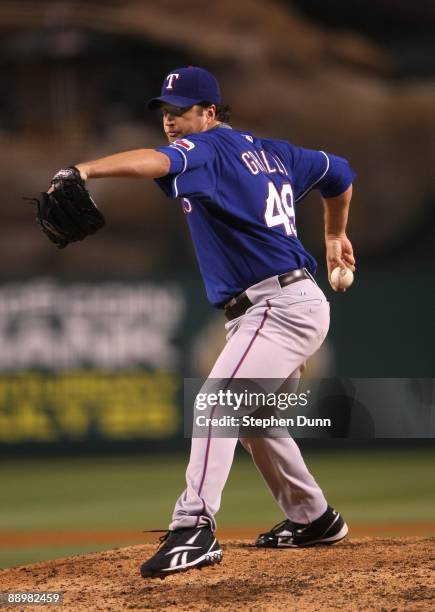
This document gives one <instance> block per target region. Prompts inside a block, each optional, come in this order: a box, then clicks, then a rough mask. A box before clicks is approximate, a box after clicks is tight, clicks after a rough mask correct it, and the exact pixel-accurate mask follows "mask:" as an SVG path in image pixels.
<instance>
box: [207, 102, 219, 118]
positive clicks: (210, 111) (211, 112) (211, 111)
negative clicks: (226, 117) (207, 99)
mask: <svg viewBox="0 0 435 612" xmlns="http://www.w3.org/2000/svg"><path fill="white" fill-rule="evenodd" d="M205 112H206V114H207V117H208V118H209V119H216V112H217V109H216V104H210V106H207V108H206V109H205Z"/></svg>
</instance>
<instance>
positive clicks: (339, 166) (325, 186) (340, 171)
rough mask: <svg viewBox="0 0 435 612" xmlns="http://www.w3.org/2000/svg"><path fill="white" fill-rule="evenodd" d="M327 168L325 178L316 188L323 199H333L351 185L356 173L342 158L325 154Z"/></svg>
mask: <svg viewBox="0 0 435 612" xmlns="http://www.w3.org/2000/svg"><path fill="white" fill-rule="evenodd" d="M327 156H328V159H329V168H328V171H327V172H326V174H325V176H324V177H323V178H322V179H321V181H320V182H319V184H318V185H317V188H318V189H320V193H321V194H322V196H323V197H324V198H335V197H337V196H339V195H340V194H341V193H343V192H345V191H346V189H348V187H349V186H350V185H351V184H352V183H353V181H354V180H355V177H356V172H355V171H354V170H352V168H351V167H350V166H349V163H348V161H347V160H346V159H344V158H343V157H338V156H337V155H331V154H330V153H328V154H327Z"/></svg>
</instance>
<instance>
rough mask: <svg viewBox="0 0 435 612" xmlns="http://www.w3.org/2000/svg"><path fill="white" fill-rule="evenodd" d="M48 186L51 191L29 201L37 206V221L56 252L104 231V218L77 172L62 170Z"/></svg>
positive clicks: (74, 170) (70, 169) (73, 169)
mask: <svg viewBox="0 0 435 612" xmlns="http://www.w3.org/2000/svg"><path fill="white" fill-rule="evenodd" d="M51 184H52V186H53V190H52V191H50V192H49V193H46V192H44V193H41V195H40V197H38V198H29V199H31V200H32V201H33V202H35V203H36V207H37V216H36V221H37V222H38V223H39V225H40V226H41V227H42V231H43V232H44V233H45V234H46V235H47V236H48V237H49V239H50V240H51V241H52V242H54V243H55V244H56V245H57V246H58V248H59V249H63V248H65V247H66V246H67V245H68V244H69V243H70V242H76V241H77V240H83V239H84V238H86V236H89V235H90V234H95V232H96V231H97V230H99V229H101V228H102V227H103V225H104V223H105V221H104V217H103V215H102V214H101V212H100V211H99V210H98V208H97V206H96V204H95V202H94V201H93V200H92V198H91V196H90V195H89V192H88V190H87V189H86V187H85V182H84V180H83V179H82V178H81V176H80V172H79V171H78V170H77V168H75V167H74V166H72V167H71V168H62V169H61V170H59V171H58V172H56V174H55V175H54V176H53V178H52V180H51Z"/></svg>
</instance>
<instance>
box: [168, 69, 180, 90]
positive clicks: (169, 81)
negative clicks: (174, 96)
mask: <svg viewBox="0 0 435 612" xmlns="http://www.w3.org/2000/svg"><path fill="white" fill-rule="evenodd" d="M179 78H180V75H179V74H177V73H176V72H172V73H171V74H168V76H167V77H166V80H167V81H168V84H167V85H166V89H173V87H172V81H173V80H174V79H179Z"/></svg>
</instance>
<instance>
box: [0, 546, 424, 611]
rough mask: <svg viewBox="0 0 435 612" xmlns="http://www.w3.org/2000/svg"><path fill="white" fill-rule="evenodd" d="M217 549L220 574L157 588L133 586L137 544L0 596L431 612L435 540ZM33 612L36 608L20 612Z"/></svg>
mask: <svg viewBox="0 0 435 612" xmlns="http://www.w3.org/2000/svg"><path fill="white" fill-rule="evenodd" d="M223 545H224V546H223V547H224V562H223V563H222V564H221V565H220V566H218V567H215V568H205V569H203V570H202V571H201V572H199V571H197V570H194V571H190V572H187V573H185V574H178V575H174V576H169V577H168V578H166V579H165V580H164V581H162V580H147V581H145V580H143V579H142V578H141V577H140V575H139V572H138V568H139V565H140V564H141V563H142V561H143V560H145V559H146V558H147V557H148V556H149V555H150V554H152V553H153V552H154V550H155V549H156V547H155V546H154V545H151V544H145V545H141V546H130V547H128V548H122V549H118V550H110V551H107V552H104V553H93V554H88V555H80V556H74V557H69V558H67V559H61V560H57V561H50V562H45V563H38V564H35V565H28V566H24V567H18V568H14V569H5V570H1V571H0V591H12V590H34V591H35V590H37V591H42V590H50V591H63V592H64V605H63V607H62V609H63V610H71V611H74V612H78V611H81V610H89V609H90V610H106V611H113V612H119V610H144V609H148V610H154V609H159V610H196V611H199V610H201V611H204V610H234V609H237V610H259V609H261V610H267V611H269V610H270V611H272V610H289V609H290V610H322V611H323V610H331V611H332V610H337V609H343V610H391V611H392V610H394V611H401V610H403V611H405V610H406V611H409V610H429V609H434V604H433V600H434V597H435V588H434V587H435V585H434V581H433V568H434V561H435V538H418V537H412V538H394V539H386V538H385V539H382V538H361V539H349V540H347V541H344V542H342V543H340V544H337V545H335V546H331V547H323V548H320V547H319V548H307V549H301V550H277V551H274V550H269V551H268V550H258V549H256V548H254V547H253V546H252V544H248V543H247V542H246V541H242V540H238V541H224V542H223ZM431 601H432V604H431ZM3 609H4V610H9V609H10V610H17V609H18V608H17V607H14V608H12V607H5V608H3ZM23 609H24V608H23ZM32 609H34V610H41V606H26V607H25V610H32Z"/></svg>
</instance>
